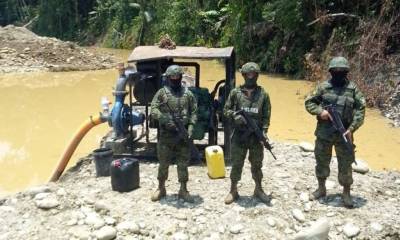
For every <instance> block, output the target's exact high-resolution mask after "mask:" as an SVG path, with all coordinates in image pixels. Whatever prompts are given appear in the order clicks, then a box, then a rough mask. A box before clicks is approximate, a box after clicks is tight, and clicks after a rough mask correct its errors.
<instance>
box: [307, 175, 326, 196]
mask: <svg viewBox="0 0 400 240" xmlns="http://www.w3.org/2000/svg"><path fill="white" fill-rule="evenodd" d="M325 182H326V178H318V189H317V190H315V191H314V192H313V193H312V194H311V196H310V200H317V199H319V198H322V197H325V196H326V187H325Z"/></svg>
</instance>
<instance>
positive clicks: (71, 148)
mask: <svg viewBox="0 0 400 240" xmlns="http://www.w3.org/2000/svg"><path fill="white" fill-rule="evenodd" d="M106 121H107V118H105V117H103V116H102V115H101V114H99V115H98V116H95V117H92V116H90V118H89V119H88V120H86V121H85V122H84V123H83V124H82V125H81V126H80V127H79V129H78V131H77V132H76V133H75V134H74V137H73V138H72V139H71V141H70V143H69V144H68V146H67V148H66V149H65V150H64V153H63V155H62V156H61V159H60V161H59V162H58V165H57V168H56V169H55V171H54V172H53V175H52V176H51V178H50V182H56V181H57V180H58V179H59V178H60V176H61V175H62V173H63V172H64V170H65V168H66V167H67V165H68V162H69V160H70V159H71V157H72V155H73V154H74V152H75V150H76V148H77V147H78V145H79V143H80V142H81V140H82V138H83V137H84V136H85V135H86V133H88V132H89V131H90V129H92V128H93V127H94V126H97V125H99V124H101V123H104V122H106Z"/></svg>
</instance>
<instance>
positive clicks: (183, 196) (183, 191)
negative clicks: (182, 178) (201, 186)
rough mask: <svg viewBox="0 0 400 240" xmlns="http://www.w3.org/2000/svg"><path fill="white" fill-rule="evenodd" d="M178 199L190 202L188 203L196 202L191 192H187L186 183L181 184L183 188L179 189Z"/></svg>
mask: <svg viewBox="0 0 400 240" xmlns="http://www.w3.org/2000/svg"><path fill="white" fill-rule="evenodd" d="M178 198H180V199H183V201H185V202H188V203H193V202H194V199H193V197H192V196H191V195H190V194H189V192H188V190H187V187H186V182H181V188H180V189H179V192H178Z"/></svg>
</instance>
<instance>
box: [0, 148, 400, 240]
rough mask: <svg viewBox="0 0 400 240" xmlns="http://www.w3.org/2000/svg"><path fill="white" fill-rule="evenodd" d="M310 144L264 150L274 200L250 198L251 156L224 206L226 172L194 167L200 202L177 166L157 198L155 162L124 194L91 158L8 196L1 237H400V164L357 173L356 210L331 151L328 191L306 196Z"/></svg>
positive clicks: (310, 179)
mask: <svg viewBox="0 0 400 240" xmlns="http://www.w3.org/2000/svg"><path fill="white" fill-rule="evenodd" d="M303 145H304V144H302V147H300V146H299V145H294V144H287V143H274V146H275V148H274V152H275V154H276V156H277V158H278V160H277V161H274V160H273V159H272V157H271V156H270V155H269V154H268V153H265V156H266V157H265V159H266V162H264V166H263V173H264V179H263V185H264V188H265V190H266V191H267V192H268V193H269V194H270V195H271V197H272V201H271V204H270V205H265V204H262V203H261V202H259V201H257V200H254V199H253V198H251V197H250V196H251V195H252V190H253V187H254V186H253V181H252V179H251V174H250V167H249V164H248V162H246V164H245V168H244V171H243V177H242V180H241V182H240V186H239V192H240V194H241V198H240V199H239V201H237V202H236V203H233V204H232V205H229V206H227V205H225V204H224V202H223V199H224V197H225V195H226V193H227V191H228V189H229V178H225V179H217V180H211V179H209V178H208V177H207V168H206V167H204V166H191V167H190V168H189V173H190V181H189V190H190V192H191V194H193V195H194V196H195V202H194V203H193V204H188V203H183V202H181V201H179V200H178V199H177V194H176V193H177V191H178V184H177V180H176V179H177V176H176V166H171V167H170V178H169V180H168V182H167V194H168V196H167V197H166V199H163V200H161V201H160V202H157V203H153V202H151V201H150V195H151V193H152V192H153V191H154V190H155V188H156V186H157V180H156V177H155V176H156V173H157V166H158V164H157V163H155V162H141V163H140V176H141V180H140V181H141V183H140V188H139V189H137V190H134V191H132V192H129V193H118V192H113V191H112V190H111V184H110V178H109V177H100V178H96V177H95V167H94V163H93V159H92V157H91V156H88V157H85V158H83V159H81V161H80V162H79V163H78V164H77V165H76V166H75V167H73V168H71V169H70V170H69V171H68V172H67V173H66V174H65V175H64V176H63V177H62V178H61V180H60V181H59V182H58V183H56V184H54V183H52V184H46V185H43V186H39V187H34V188H31V189H29V190H27V191H24V192H20V193H17V194H15V195H11V196H8V197H6V198H3V199H1V200H0V222H1V224H0V229H1V231H0V232H1V234H0V239H119V240H122V239H125V240H128V239H129V240H132V239H208V240H210V239H214V240H216V239H307V238H302V237H301V236H303V237H304V235H303V234H306V235H307V234H311V233H310V232H307V231H306V229H308V228H310V227H313V226H314V227H316V228H317V229H319V230H321V231H322V233H321V234H322V235H319V236H320V238H318V239H328V237H327V236H329V239H333V240H336V239H338V240H339V239H347V238H354V239H386V240H388V239H399V238H400V218H399V217H398V216H399V215H400V196H399V194H398V193H399V191H400V173H399V172H393V171H385V172H380V171H370V172H368V173H366V174H365V175H362V174H358V173H354V179H355V181H354V185H353V188H352V194H353V197H354V202H355V208H354V209H346V208H344V207H343V206H342V202H341V198H340V195H339V193H340V191H341V187H340V186H339V185H338V181H337V164H336V160H335V159H334V160H333V163H332V165H331V166H332V172H331V177H330V178H329V180H328V182H327V187H328V196H327V197H326V198H324V199H321V200H320V201H319V202H318V201H309V198H308V197H309V194H310V192H311V191H312V190H313V189H314V187H315V185H316V180H315V177H314V163H315V159H314V156H313V153H312V152H310V151H311V149H310V148H308V147H307V144H306V145H305V146H303ZM229 172H230V167H229V166H228V167H227V176H229ZM317 220H319V221H318V222H317V223H316V221H317ZM328 229H330V230H329V231H328ZM308 236H309V237H310V235H308ZM310 239H311V238H310Z"/></svg>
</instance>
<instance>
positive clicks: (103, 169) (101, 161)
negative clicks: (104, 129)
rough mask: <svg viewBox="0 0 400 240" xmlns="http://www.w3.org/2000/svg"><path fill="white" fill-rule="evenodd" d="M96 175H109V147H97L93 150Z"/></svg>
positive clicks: (111, 154)
mask: <svg viewBox="0 0 400 240" xmlns="http://www.w3.org/2000/svg"><path fill="white" fill-rule="evenodd" d="M93 157H94V163H95V166H96V176H97V177H106V176H110V163H111V162H112V160H113V151H112V150H111V149H109V148H99V149H96V150H94V151H93Z"/></svg>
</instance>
